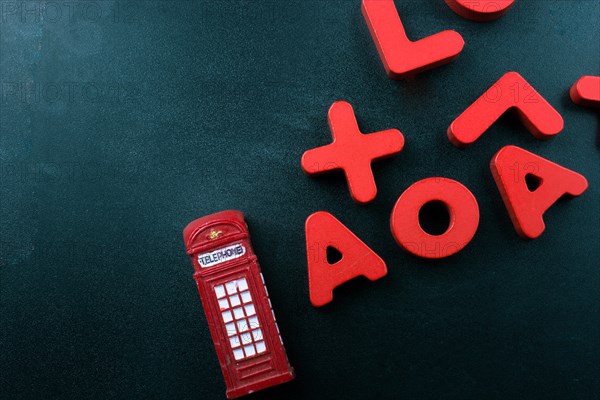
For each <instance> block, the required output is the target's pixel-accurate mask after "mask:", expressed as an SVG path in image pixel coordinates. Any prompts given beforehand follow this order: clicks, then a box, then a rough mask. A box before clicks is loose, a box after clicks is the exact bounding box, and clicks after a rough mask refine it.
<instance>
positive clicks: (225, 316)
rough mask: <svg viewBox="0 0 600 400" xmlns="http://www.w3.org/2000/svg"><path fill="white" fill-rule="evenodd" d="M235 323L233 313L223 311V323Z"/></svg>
mask: <svg viewBox="0 0 600 400" xmlns="http://www.w3.org/2000/svg"><path fill="white" fill-rule="evenodd" d="M230 321H233V315H231V311H223V322H225V323H228V322H230Z"/></svg>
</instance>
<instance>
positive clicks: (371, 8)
mask: <svg viewBox="0 0 600 400" xmlns="http://www.w3.org/2000/svg"><path fill="white" fill-rule="evenodd" d="M362 13H363V16H364V18H365V21H366V22H367V25H368V27H369V31H370V32H371V36H372V37H373V41H374V42H375V45H376V46H377V51H378V52H379V57H380V58H381V61H382V62H383V66H384V67H385V70H386V72H387V74H388V76H389V77H390V78H392V79H404V78H410V77H413V76H415V75H417V74H418V73H420V72H423V71H425V70H428V69H431V68H435V67H438V66H440V65H443V64H447V63H449V62H451V61H452V60H454V59H455V58H456V57H458V55H459V54H460V52H461V51H462V49H463V47H464V45H465V42H464V40H463V38H462V36H460V34H459V33H458V32H455V31H451V30H447V31H443V32H439V33H436V34H435V35H432V36H429V37H426V38H424V39H421V40H418V41H416V42H411V41H410V40H409V39H408V37H407V36H406V33H405V32H404V27H403V26H402V21H401V20H400V16H399V15H398V11H397V10H396V6H395V5H394V0H363V2H362Z"/></svg>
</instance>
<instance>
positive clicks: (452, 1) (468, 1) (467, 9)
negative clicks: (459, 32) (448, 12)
mask: <svg viewBox="0 0 600 400" xmlns="http://www.w3.org/2000/svg"><path fill="white" fill-rule="evenodd" d="M445 1H446V4H448V7H450V8H451V9H452V11H454V12H455V13H457V14H458V15H460V16H461V17H463V18H466V19H470V20H472V21H478V22H487V21H493V20H495V19H498V18H500V17H501V16H503V15H504V14H505V13H506V12H507V11H508V10H509V9H510V8H511V7H512V5H513V4H514V3H515V0H445Z"/></svg>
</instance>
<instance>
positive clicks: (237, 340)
mask: <svg viewBox="0 0 600 400" xmlns="http://www.w3.org/2000/svg"><path fill="white" fill-rule="evenodd" d="M229 344H230V345H231V348H232V349H234V348H236V347H240V337H239V336H234V337H231V338H229Z"/></svg>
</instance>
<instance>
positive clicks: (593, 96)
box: [570, 76, 600, 108]
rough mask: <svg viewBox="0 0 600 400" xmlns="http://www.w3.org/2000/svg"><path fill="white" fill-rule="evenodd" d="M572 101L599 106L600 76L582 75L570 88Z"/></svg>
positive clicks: (583, 104) (587, 105) (582, 104)
mask: <svg viewBox="0 0 600 400" xmlns="http://www.w3.org/2000/svg"><path fill="white" fill-rule="evenodd" d="M570 94H571V100H573V103H575V104H579V105H581V106H586V107H595V108H600V76H582V77H581V78H579V80H578V81H577V82H575V84H573V86H572V87H571V90H570Z"/></svg>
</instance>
